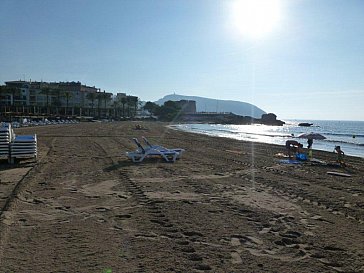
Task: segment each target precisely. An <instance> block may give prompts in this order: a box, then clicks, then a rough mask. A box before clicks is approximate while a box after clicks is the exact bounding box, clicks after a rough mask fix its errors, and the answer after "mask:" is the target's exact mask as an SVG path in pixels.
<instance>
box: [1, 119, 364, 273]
mask: <svg viewBox="0 0 364 273" xmlns="http://www.w3.org/2000/svg"><path fill="white" fill-rule="evenodd" d="M136 124H137V123H134V122H113V123H80V124H68V125H54V126H44V127H32V128H19V129H16V131H15V132H16V133H18V134H28V133H29V134H34V133H36V134H37V137H38V149H39V156H38V161H37V163H34V162H32V161H22V162H21V163H20V164H18V165H14V166H11V165H6V164H2V165H0V208H1V212H0V213H1V218H0V272H1V273H2V272H4V273H5V272H19V273H21V272H37V273H49V272H67V273H68V272H85V273H86V272H87V273H89V272H100V273H106V272H107V273H111V272H113V273H116V272H118V273H119V272H254V273H257V272H277V273H278V272H302V273H303V272H305V273H307V272H364V244H363V241H364V159H361V158H355V157H348V158H347V163H348V165H349V167H348V169H347V170H343V169H341V168H339V169H338V168H333V167H328V166H320V165H312V164H310V163H305V164H282V163H280V162H279V158H277V157H275V154H277V153H282V152H285V150H284V147H283V146H277V145H268V144H261V143H259V144H258V143H256V144H254V143H251V142H242V141H238V140H231V139H224V138H213V137H208V136H204V135H197V134H191V133H187V132H181V131H176V130H172V129H169V128H168V127H166V124H163V123H157V122H155V123H147V122H142V123H139V124H140V125H141V126H142V129H139V130H137V129H136V126H135V125H136ZM142 136H145V137H147V138H148V139H149V140H150V142H152V143H155V144H160V145H163V146H166V147H169V148H183V149H185V150H186V152H185V153H184V154H183V156H182V158H181V159H180V160H177V161H176V162H175V163H166V162H163V161H161V160H153V159H150V160H145V161H143V162H142V163H138V164H135V163H132V162H131V161H130V160H128V159H127V158H126V156H125V152H126V151H133V150H135V149H136V147H135V144H134V143H133V142H132V141H131V140H132V138H133V137H138V138H139V139H140V140H141V137H142ZM314 156H315V157H316V158H318V159H321V160H325V161H327V162H329V161H335V155H334V154H333V153H326V152H320V151H314ZM328 171H336V172H349V173H350V174H351V177H339V176H331V175H328V174H327V172H328Z"/></svg>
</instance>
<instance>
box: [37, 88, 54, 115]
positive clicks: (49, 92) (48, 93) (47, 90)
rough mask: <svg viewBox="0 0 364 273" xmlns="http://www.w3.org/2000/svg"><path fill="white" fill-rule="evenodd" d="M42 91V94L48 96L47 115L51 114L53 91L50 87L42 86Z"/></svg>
mask: <svg viewBox="0 0 364 273" xmlns="http://www.w3.org/2000/svg"><path fill="white" fill-rule="evenodd" d="M40 90H41V91H40V94H42V95H46V109H47V114H49V97H50V96H51V95H52V89H51V88H49V86H42V87H41V88H40Z"/></svg>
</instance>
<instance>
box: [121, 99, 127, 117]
mask: <svg viewBox="0 0 364 273" xmlns="http://www.w3.org/2000/svg"><path fill="white" fill-rule="evenodd" d="M120 102H121V104H122V105H123V118H125V104H127V102H128V99H127V98H126V97H122V98H121V99H120Z"/></svg>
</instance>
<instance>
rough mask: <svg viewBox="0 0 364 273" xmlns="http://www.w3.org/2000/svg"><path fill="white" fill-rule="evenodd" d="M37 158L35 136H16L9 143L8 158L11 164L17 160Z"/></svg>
mask: <svg viewBox="0 0 364 273" xmlns="http://www.w3.org/2000/svg"><path fill="white" fill-rule="evenodd" d="M36 157H37V135H20V136H16V137H15V139H14V140H13V142H11V143H10V158H11V162H12V163H13V162H14V160H15V159H17V158H36Z"/></svg>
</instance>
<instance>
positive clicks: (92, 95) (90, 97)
mask: <svg viewBox="0 0 364 273" xmlns="http://www.w3.org/2000/svg"><path fill="white" fill-rule="evenodd" d="M86 98H87V99H88V100H90V101H91V110H92V115H95V113H94V106H95V100H96V99H97V93H95V92H92V93H88V94H87V95H86Z"/></svg>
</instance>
